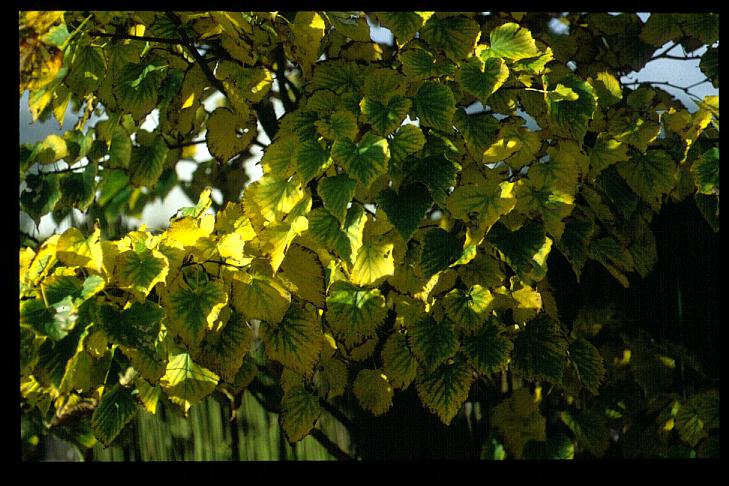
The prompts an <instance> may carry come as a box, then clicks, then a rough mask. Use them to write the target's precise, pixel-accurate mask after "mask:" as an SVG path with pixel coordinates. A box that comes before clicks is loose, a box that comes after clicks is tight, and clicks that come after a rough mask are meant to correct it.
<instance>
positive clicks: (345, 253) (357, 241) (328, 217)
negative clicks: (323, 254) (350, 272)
mask: <svg viewBox="0 0 729 486" xmlns="http://www.w3.org/2000/svg"><path fill="white" fill-rule="evenodd" d="M366 222H367V215H366V214H365V212H364V208H363V207H362V206H360V205H359V204H353V205H352V206H351V207H350V208H349V209H348V210H347V216H346V218H345V220H344V225H343V226H342V227H341V228H340V225H339V221H338V220H337V218H336V217H335V216H333V215H332V214H331V213H330V212H329V211H327V210H326V209H324V208H317V209H315V210H314V211H312V212H311V213H309V233H310V234H311V235H312V236H313V237H314V239H315V240H316V241H317V242H318V243H319V244H321V245H323V246H324V247H325V248H327V249H331V250H335V251H336V252H337V254H338V255H339V256H340V257H341V258H342V260H344V261H346V262H348V263H349V264H350V265H354V259H355V257H356V255H357V251H358V250H359V248H360V246H362V232H363V230H364V226H365V223H366Z"/></svg>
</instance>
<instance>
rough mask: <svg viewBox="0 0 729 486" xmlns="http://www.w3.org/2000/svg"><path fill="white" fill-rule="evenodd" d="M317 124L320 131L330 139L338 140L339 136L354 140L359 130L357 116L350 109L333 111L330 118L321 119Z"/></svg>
mask: <svg viewBox="0 0 729 486" xmlns="http://www.w3.org/2000/svg"><path fill="white" fill-rule="evenodd" d="M315 125H316V127H317V130H318V131H319V133H321V134H322V135H323V136H324V138H327V139H329V140H337V139H339V138H347V139H349V140H353V139H354V138H355V137H356V136H357V132H358V131H359V127H358V126H357V118H356V116H355V114H354V113H352V112H351V111H349V110H345V111H336V112H334V113H332V115H331V116H330V117H329V119H328V120H327V119H323V120H319V121H317V122H316V123H315Z"/></svg>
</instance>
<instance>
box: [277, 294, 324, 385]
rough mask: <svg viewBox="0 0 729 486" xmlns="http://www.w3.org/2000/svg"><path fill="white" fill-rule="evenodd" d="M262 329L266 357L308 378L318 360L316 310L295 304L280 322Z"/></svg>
mask: <svg viewBox="0 0 729 486" xmlns="http://www.w3.org/2000/svg"><path fill="white" fill-rule="evenodd" d="M269 324H270V326H269V327H266V328H265V335H264V344H265V346H266V356H268V358H269V359H273V360H276V361H278V362H279V363H281V364H283V365H284V366H286V367H287V368H290V369H292V370H294V371H296V372H297V373H301V374H303V375H306V376H309V375H311V374H312V373H313V371H314V364H315V363H316V361H317V359H318V358H319V351H320V350H321V344H322V330H321V322H320V321H319V317H318V316H317V315H316V311H314V310H313V309H311V308H310V307H306V308H304V307H301V306H300V305H297V304H294V305H291V306H290V307H289V309H288V310H287V311H286V314H285V315H284V317H283V319H282V320H281V322H279V323H278V324H271V323H269Z"/></svg>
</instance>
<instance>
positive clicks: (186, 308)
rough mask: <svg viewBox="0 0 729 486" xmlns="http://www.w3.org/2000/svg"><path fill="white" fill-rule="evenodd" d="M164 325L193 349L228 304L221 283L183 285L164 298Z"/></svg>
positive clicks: (199, 281) (199, 282) (208, 282)
mask: <svg viewBox="0 0 729 486" xmlns="http://www.w3.org/2000/svg"><path fill="white" fill-rule="evenodd" d="M167 301H168V304H167V306H166V307H167V326H168V329H169V330H170V331H171V332H173V333H174V334H177V335H179V336H180V337H181V338H182V340H183V342H185V344H187V345H188V346H190V347H193V348H194V347H196V346H197V345H199V344H200V341H201V340H202V338H203V335H204V334H205V330H206V329H207V328H208V326H210V327H212V326H213V325H214V324H215V321H216V320H217V319H218V316H219V314H220V311H221V310H222V309H223V307H224V306H225V305H227V303H228V294H227V293H226V292H225V289H224V287H223V284H222V283H220V282H218V281H214V280H210V281H204V280H198V281H197V282H190V283H183V284H181V285H180V286H178V287H177V288H176V289H174V290H173V291H172V292H170V294H169V295H168V296H167Z"/></svg>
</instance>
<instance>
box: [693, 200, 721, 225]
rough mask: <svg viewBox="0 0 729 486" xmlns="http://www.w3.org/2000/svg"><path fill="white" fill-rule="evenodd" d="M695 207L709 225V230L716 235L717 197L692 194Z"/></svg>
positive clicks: (717, 217) (717, 219)
mask: <svg viewBox="0 0 729 486" xmlns="http://www.w3.org/2000/svg"><path fill="white" fill-rule="evenodd" d="M694 201H695V202H696V207H697V208H699V211H700V212H701V215H702V216H703V217H704V219H705V220H706V222H707V223H708V224H709V226H710V227H711V229H712V230H713V231H714V232H715V233H716V232H718V231H719V222H720V219H719V196H706V195H704V194H694Z"/></svg>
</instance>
